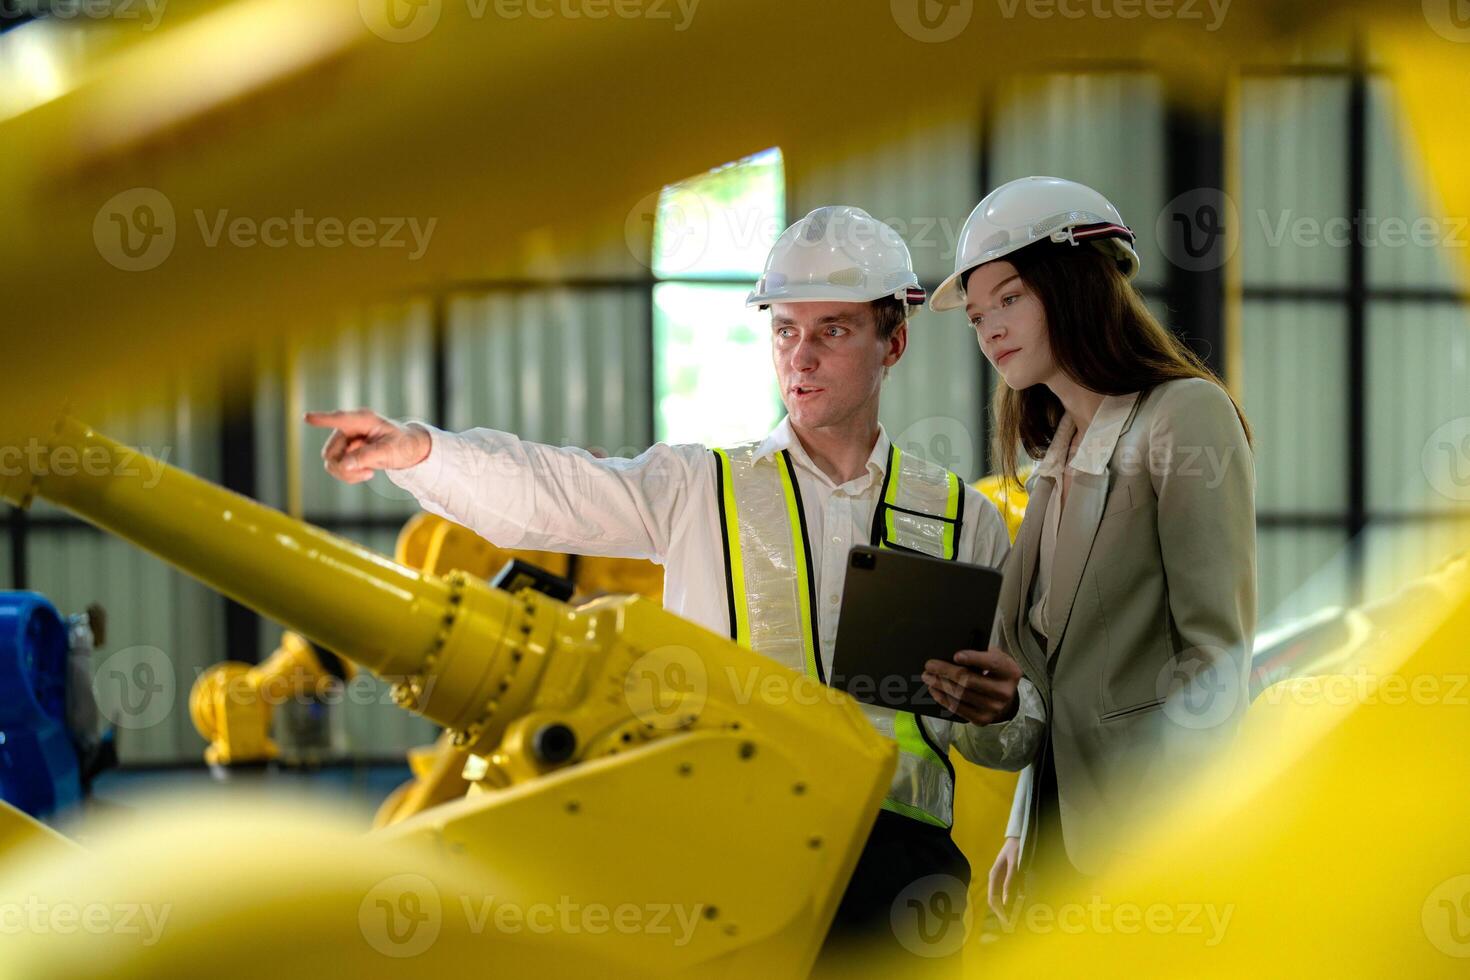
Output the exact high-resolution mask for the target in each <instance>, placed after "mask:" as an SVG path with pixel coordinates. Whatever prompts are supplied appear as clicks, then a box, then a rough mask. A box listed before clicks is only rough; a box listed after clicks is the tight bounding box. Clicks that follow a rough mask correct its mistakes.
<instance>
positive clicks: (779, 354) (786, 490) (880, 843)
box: [307, 207, 1041, 940]
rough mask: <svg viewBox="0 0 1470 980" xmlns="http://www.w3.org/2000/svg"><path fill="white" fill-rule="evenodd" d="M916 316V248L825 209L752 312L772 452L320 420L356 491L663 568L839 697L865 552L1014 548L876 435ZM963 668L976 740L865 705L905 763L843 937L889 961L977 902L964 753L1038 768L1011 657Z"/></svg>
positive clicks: (964, 705)
mask: <svg viewBox="0 0 1470 980" xmlns="http://www.w3.org/2000/svg"><path fill="white" fill-rule="evenodd" d="M923 301H924V290H923V289H922V288H921V287H920V286H919V281H918V278H917V277H916V276H915V274H914V271H913V266H912V262H911V260H910V257H909V251H908V248H907V246H906V245H905V244H904V243H903V240H902V239H901V238H899V236H898V235H897V234H896V233H895V232H894V231H893V230H892V229H891V228H889V227H888V226H887V225H885V224H883V223H882V222H880V221H877V220H875V219H874V218H872V217H871V216H869V215H868V214H867V213H866V212H864V211H863V210H861V209H860V208H855V207H823V208H818V209H816V210H814V211H812V212H811V213H810V214H808V215H807V216H806V217H805V218H802V219H801V220H800V221H798V222H796V223H795V224H794V225H792V226H791V227H790V228H788V229H786V231H785V232H784V233H782V235H781V236H780V238H779V239H778V240H777V241H776V243H775V245H774V246H773V247H772V248H771V251H770V255H769V257H768V259H767V262H766V266H765V270H764V272H763V274H762V275H761V277H760V280H759V281H758V282H757V284H756V287H755V290H754V291H753V292H752V293H751V294H750V296H749V297H748V299H747V306H750V307H758V308H761V309H769V310H770V314H771V355H772V362H773V365H774V367H775V370H776V376H777V378H778V380H779V383H780V389H781V398H782V400H783V402H784V403H785V405H786V410H787V416H786V418H785V419H784V420H783V421H782V422H781V424H780V425H778V426H777V427H776V429H775V430H774V431H772V432H770V433H769V434H767V435H765V436H764V437H763V438H760V439H757V440H755V441H752V442H748V443H745V444H743V445H739V446H732V447H727V448H715V449H711V448H707V447H704V446H698V445H672V446H671V445H665V444H658V445H655V446H653V447H652V448H650V449H649V450H648V451H647V452H645V453H643V454H642V455H640V456H638V457H637V458H635V459H595V458H593V457H592V456H591V455H590V454H588V453H586V452H583V451H581V450H577V449H568V448H558V447H554V446H546V445H539V444H536V443H531V442H526V441H523V440H521V439H519V438H517V437H516V436H514V435H512V434H510V433H506V432H497V431H493V430H489V429H473V430H470V431H468V432H462V433H457V434H456V433H449V432H444V431H441V430H439V429H436V428H432V427H428V426H421V425H419V424H417V423H415V424H411V425H401V424H399V423H397V422H394V421H391V420H388V419H384V418H381V417H380V416H378V415H376V414H375V413H372V412H370V411H366V410H364V411H358V412H324V413H309V414H308V416H307V420H308V421H309V422H311V423H312V424H315V425H320V426H324V427H331V428H334V429H335V430H336V431H335V432H334V433H333V434H332V436H331V437H330V438H329V440H328V441H327V444H326V447H325V448H324V450H323V457H324V459H325V461H326V467H327V470H328V472H330V473H332V474H333V475H334V476H336V477H337V478H339V479H341V480H343V481H345V482H348V483H358V482H362V481H364V480H367V479H369V478H370V477H371V476H372V474H373V472H374V471H375V470H379V469H382V470H386V471H387V472H388V476H389V478H390V479H391V480H392V481H393V482H394V483H396V484H397V485H398V486H400V487H403V488H405V489H407V490H409V491H410V492H411V493H413V495H414V496H415V497H416V498H417V499H418V501H419V503H420V504H421V505H422V506H423V507H424V508H425V509H426V510H429V511H431V512H433V513H436V514H439V515H441V516H444V517H447V518H449V519H451V520H454V521H457V522H459V523H461V524H464V525H465V526H467V527H469V528H471V529H473V530H475V531H476V532H478V533H479V534H480V535H482V536H483V537H485V538H486V539H487V540H489V541H491V542H492V543H494V544H496V545H498V546H501V547H506V548H531V549H544V550H553V551H570V552H575V553H581V554H589V555H609V556H619V557H627V558H644V559H650V560H653V561H656V562H659V563H660V564H662V565H664V566H665V586H664V604H665V606H666V607H667V608H668V609H670V610H671V611H673V612H676V613H678V614H680V615H682V616H685V617H687V618H689V619H691V620H693V621H695V622H697V623H700V624H701V625H703V626H705V627H707V628H709V629H711V630H714V631H716V632H720V633H725V634H727V635H729V636H731V637H732V638H734V639H735V640H736V641H738V642H740V643H742V644H744V645H747V646H749V647H750V648H751V649H754V650H757V651H759V652H761V653H762V654H765V655H766V656H769V657H771V658H772V659H774V660H776V661H778V662H780V663H782V664H784V665H786V666H787V667H790V668H791V669H793V670H796V671H798V672H802V673H805V674H807V675H808V676H811V677H815V678H816V679H818V680H820V681H823V682H825V681H826V679H827V678H828V677H829V676H830V672H831V669H832V656H833V647H834V642H835V638H836V633H837V616H838V608H839V603H840V598H841V595H842V588H843V582H844V578H845V575H846V569H847V561H848V552H849V549H851V548H852V547H853V546H854V545H859V544H863V545H869V544H871V545H878V546H884V545H895V546H899V547H908V548H910V549H912V550H920V551H926V552H928V553H931V554H934V555H935V556H936V557H940V558H944V559H950V560H959V561H965V562H972V563H976V564H982V565H988V566H997V565H999V564H1000V563H1001V562H1002V561H1003V560H1004V559H1005V555H1006V552H1007V550H1008V548H1009V536H1008V534H1007V532H1006V528H1005V525H1004V523H1003V522H1002V520H1001V518H1000V515H999V513H998V512H997V511H996V509H995V507H994V505H992V504H991V503H990V502H989V501H988V500H987V499H985V498H984V497H982V496H981V495H980V494H979V493H978V492H977V491H975V490H974V489H973V488H971V487H968V486H966V485H964V483H963V481H961V480H960V478H959V477H958V476H956V475H955V474H953V473H948V472H946V471H945V470H943V469H942V468H940V467H938V466H934V465H932V464H930V463H927V462H926V461H924V460H922V459H919V458H917V457H914V456H912V455H911V454H906V453H903V452H901V451H900V449H899V447H897V446H895V445H893V443H892V442H891V441H890V440H889V438H888V436H887V434H886V433H885V432H884V431H883V427H882V426H881V425H880V424H879V423H878V401H879V394H880V392H881V389H882V384H883V379H884V376H885V374H886V373H887V371H888V369H889V368H890V367H892V366H893V365H894V364H896V363H898V361H899V359H900V358H901V357H902V356H903V353H904V350H905V348H906V346H907V343H908V323H907V320H908V317H909V315H910V314H911V313H912V312H913V311H914V310H915V309H916V308H918V307H920V306H921V305H922V304H923ZM756 381H760V382H761V383H764V379H752V383H755V382H756ZM890 514H893V515H901V516H902V518H903V519H902V520H888V519H885V518H886V516H887V515H890ZM793 515H794V516H793ZM956 659H957V660H958V661H959V663H950V662H946V669H947V670H949V671H951V672H952V673H951V674H950V675H949V676H951V677H952V678H953V680H954V683H955V684H956V685H957V687H956V689H957V690H958V691H959V692H960V697H958V698H957V699H956V700H953V701H951V702H950V704H951V705H952V706H953V708H954V709H955V711H956V713H957V714H960V715H961V716H962V717H964V718H965V719H966V720H967V721H969V722H972V724H960V723H949V722H943V721H936V720H934V719H931V718H925V717H920V716H916V715H913V714H909V713H906V712H894V711H891V710H888V709H883V708H877V707H868V706H865V711H866V713H867V715H868V717H869V720H870V721H871V722H872V723H873V725H874V726H875V727H876V728H878V730H879V731H881V732H883V733H884V734H885V735H887V736H888V737H890V738H893V739H894V740H895V741H896V742H897V745H898V748H899V764H898V770H897V773H896V774H895V776H894V779H893V783H892V785H891V788H890V791H889V794H888V797H887V799H885V800H884V801H883V804H882V811H881V812H880V813H879V815H878V822H877V824H876V826H875V829H874V831H873V833H872V835H871V837H870V839H869V841H868V844H867V846H866V848H865V850H864V852H863V856H862V858H861V859H860V860H859V864H858V867H857V870H856V871H855V873H854V875H853V879H852V882H851V884H850V886H849V888H848V890H847V893H846V894H845V896H844V898H843V901H842V903H841V907H840V908H839V910H838V914H837V922H836V924H835V925H834V935H849V936H850V935H853V934H864V935H863V938H866V937H867V936H868V935H871V936H872V937H874V938H877V939H879V940H883V939H884V938H885V935H884V934H887V936H886V938H887V939H889V940H891V938H892V935H891V931H890V925H889V917H890V914H891V912H892V906H893V903H894V901H895V899H897V898H898V896H899V895H900V893H902V892H903V891H904V889H905V888H908V887H909V886H911V885H913V884H914V882H915V881H918V880H921V879H924V878H926V877H930V876H935V875H943V876H948V878H949V880H951V881H957V882H958V883H959V887H958V888H952V889H950V891H951V892H957V893H958V895H957V897H958V899H959V900H960V901H963V897H964V890H963V883H964V882H967V881H968V878H969V866H968V864H967V863H966V862H965V859H964V857H963V855H962V854H960V852H959V850H958V848H956V847H955V845H954V843H953V841H952V840H951V839H950V835H949V828H950V825H951V823H952V821H953V796H954V773H953V769H952V764H951V762H950V759H949V748H950V745H951V744H953V745H955V746H957V747H958V748H959V750H960V752H961V753H962V754H963V755H965V756H966V758H968V759H970V760H972V761H974V762H976V763H979V764H982V765H990V766H993V767H997V768H1010V769H1018V768H1020V767H1021V765H1023V764H1024V761H1023V760H1022V759H1021V758H1020V757H1019V756H1017V755H1016V753H1015V751H1014V746H1015V745H1018V744H1021V742H1023V741H1024V739H1022V738H1021V737H1020V736H1019V734H1017V733H1018V732H1019V731H1020V730H1021V729H1023V728H1025V727H1026V726H1033V727H1039V725H1040V721H1039V718H1040V716H1041V712H1040V710H1039V707H1038V706H1037V699H1036V694H1035V691H1034V689H1032V688H1031V686H1030V684H1029V683H1028V682H1025V681H1023V680H1021V677H1020V669H1019V668H1018V667H1017V666H1016V664H1015V662H1014V661H1013V660H1012V659H1011V658H1009V657H1007V656H1005V655H1004V654H1002V653H1001V652H1000V651H999V650H998V649H990V650H983V651H963V652H960V653H959V654H957V656H956ZM1033 735H1034V733H1033ZM954 897H956V896H955V895H953V894H952V895H951V899H953V898H954Z"/></svg>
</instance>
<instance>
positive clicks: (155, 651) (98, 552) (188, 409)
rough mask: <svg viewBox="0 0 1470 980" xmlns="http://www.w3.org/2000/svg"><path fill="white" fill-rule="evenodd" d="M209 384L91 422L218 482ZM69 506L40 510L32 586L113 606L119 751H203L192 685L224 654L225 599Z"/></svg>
mask: <svg viewBox="0 0 1470 980" xmlns="http://www.w3.org/2000/svg"><path fill="white" fill-rule="evenodd" d="M204 387H206V385H205V384H204V380H203V379H200V383H199V384H197V385H193V386H191V388H190V389H182V388H180V389H177V390H174V391H163V392H158V393H157V395H156V397H155V398H153V399H151V400H148V401H144V400H143V399H115V400H112V401H110V402H109V404H108V407H107V409H106V410H105V411H103V412H101V413H99V415H98V417H97V418H95V419H90V420H89V421H90V422H91V423H92V424H94V425H96V426H98V427H99V428H100V429H101V430H102V431H104V432H107V433H108V434H109V435H112V436H113V437H114V438H118V439H120V440H121V441H123V442H125V443H127V444H129V445H133V446H137V447H140V448H143V449H145V450H147V451H148V452H149V453H150V454H152V455H154V456H157V457H160V458H163V459H165V460H166V461H167V462H169V463H172V464H173V465H175V466H179V467H182V468H183V469H186V470H188V471H190V472H193V473H198V474H200V475H202V476H204V477H206V478H209V479H218V476H219V415H218V412H217V410H216V408H215V407H214V406H213V405H212V404H211V403H210V402H209V400H208V398H207V397H201V396H200V395H199V394H198V391H199V390H200V389H201V388H204ZM119 465H127V464H126V463H125V462H120V463H119ZM143 475H144V476H145V478H146V476H147V473H146V471H143ZM63 514H64V512H62V511H60V510H58V509H57V508H54V507H52V506H50V505H49V504H46V503H44V502H38V503H36V504H35V505H34V506H33V508H32V515H33V518H34V524H33V526H32V527H31V529H30V536H29V541H28V549H29V551H28V556H29V564H28V572H29V577H30V582H29V586H30V588H32V589H34V590H35V591H37V592H40V593H42V594H44V595H45V596H47V597H48V598H49V599H51V601H52V602H53V603H55V604H56V606H57V608H58V609H59V610H60V611H61V612H62V614H63V615H66V614H69V613H75V612H81V611H82V610H84V609H85V608H86V607H87V606H88V605H89V604H91V603H94V602H96V603H100V604H101V605H102V606H103V608H104V609H105V610H106V612H107V645H106V646H105V647H104V648H102V649H100V650H98V651H97V652H96V654H95V655H94V657H93V671H94V676H95V677H96V684H97V685H98V688H99V698H100V700H102V701H103V702H104V704H105V705H106V708H105V709H104V710H105V711H106V713H107V714H109V715H110V717H111V720H112V721H113V722H115V723H116V724H117V729H118V736H117V740H118V752H119V755H120V757H121V758H122V759H123V760H124V761H127V762H171V761H174V760H176V759H178V758H181V757H197V754H198V753H200V752H202V751H203V748H204V743H203V740H202V739H200V738H199V736H198V735H197V734H196V733H195V731H194V728H193V725H192V723H191V722H190V720H189V714H188V707H187V706H188V700H187V699H188V692H189V686H190V685H191V684H192V683H193V681H194V679H195V677H197V676H198V674H199V672H200V671H201V670H203V669H204V668H205V667H207V666H208V665H210V664H212V663H215V662H216V661H218V660H219V659H221V657H222V656H223V653H224V631H223V616H222V609H223V607H222V605H221V602H220V600H219V599H218V598H217V597H216V596H215V594H214V593H212V592H211V591H209V590H208V589H206V588H204V587H203V586H201V585H199V584H197V583H196V582H194V580H193V579H190V578H188V577H187V576H185V575H182V574H180V573H178V572H175V571H174V570H173V569H171V568H169V567H168V566H167V565H165V564H164V563H163V562H161V561H159V560H158V559H155V558H153V557H151V556H149V555H147V554H144V553H143V552H142V551H140V550H138V549H137V548H135V547H133V546H132V545H130V544H127V543H125V542H123V541H122V540H120V539H118V538H114V537H112V536H110V535H107V534H103V533H102V532H100V531H97V530H94V529H93V528H91V527H90V526H85V525H81V526H77V525H73V524H71V522H70V521H69V520H67V519H66V518H64V517H63ZM140 682H141V683H140Z"/></svg>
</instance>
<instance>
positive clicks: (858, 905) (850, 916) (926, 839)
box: [818, 810, 970, 976]
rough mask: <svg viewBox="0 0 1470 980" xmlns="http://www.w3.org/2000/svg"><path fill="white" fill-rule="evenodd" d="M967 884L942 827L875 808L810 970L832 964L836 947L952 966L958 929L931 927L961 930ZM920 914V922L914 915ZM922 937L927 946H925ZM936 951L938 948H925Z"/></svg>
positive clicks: (961, 858) (965, 869)
mask: <svg viewBox="0 0 1470 980" xmlns="http://www.w3.org/2000/svg"><path fill="white" fill-rule="evenodd" d="M969 884H970V863H969V862H968V861H966V860H965V855H964V854H963V853H961V852H960V849H959V847H958V846H956V845H955V842H954V840H953V839H952V838H951V837H950V835H949V830H948V829H947V828H944V827H935V826H933V825H931V824H926V823H921V822H920V821H918V820H913V819H911V818H909V817H905V816H900V815H899V814H897V813H891V812H889V811H888V810H880V811H878V821H877V823H875V824H874V825H873V831H872V833H871V834H869V835H868V840H867V843H866V844H864V845H863V853H862V856H861V857H859V858H858V863H857V868H856V869H855V870H854V871H853V874H852V880H851V881H849V882H848V885H847V891H846V892H844V893H843V896H842V901H841V903H840V904H839V905H838V907H837V915H836V916H835V918H834V919H833V921H832V929H831V931H830V932H828V934H827V942H826V944H825V945H824V946H823V947H822V956H821V961H820V962H819V964H818V974H819V975H821V974H822V973H823V967H826V968H829V969H832V968H836V967H838V965H839V964H840V963H841V961H842V960H843V958H844V954H847V955H850V956H854V957H859V956H860V957H864V958H865V959H867V962H868V964H869V965H870V966H871V965H873V960H872V959H871V957H873V956H884V957H889V956H891V957H892V958H893V962H894V963H895V964H896V965H901V964H905V963H908V964H912V966H913V967H916V968H918V967H924V968H928V969H937V970H941V971H942V970H948V971H950V972H953V971H954V970H955V969H957V967H958V963H959V958H960V948H961V947H962V946H963V942H962V941H961V940H962V933H960V932H955V933H947V932H940V931H939V930H943V929H956V930H963V928H964V927H963V924H962V918H961V917H962V916H963V913H964V910H965V906H964V903H965V893H966V890H967V889H968V888H969ZM939 893H942V894H939ZM920 906H923V908H921V907H920ZM926 914H928V915H929V916H930V919H929V921H927V922H925V921H923V920H922V919H918V920H916V919H915V918H914V916H916V915H918V916H924V915H926ZM926 942H933V943H934V944H935V945H934V946H933V947H932V948H925V945H924V944H925V943H926ZM940 951H943V952H944V953H945V954H946V955H943V956H934V955H933V954H934V953H936V952H940ZM902 975H904V976H909V975H918V974H910V973H904V974H902Z"/></svg>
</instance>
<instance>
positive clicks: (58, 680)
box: [0, 592, 82, 817]
mask: <svg viewBox="0 0 1470 980" xmlns="http://www.w3.org/2000/svg"><path fill="white" fill-rule="evenodd" d="M68 651H69V640H68V634H67V628H66V623H65V622H63V621H62V618H61V616H60V614H59V613H57V611H56V607H55V606H53V605H52V604H51V603H50V602H49V601H48V600H47V599H46V597H45V596H43V595H40V594H39V593H36V592H0V798H3V799H4V800H5V802H7V803H9V804H11V805H12V806H14V807H16V808H18V809H20V810H24V811H25V812H26V813H29V814H31V815H32V816H36V817H45V816H49V815H51V814H53V813H55V812H57V811H58V810H62V809H65V808H66V807H69V806H71V805H73V804H75V803H77V802H78V801H80V799H81V795H82V789H81V777H80V772H79V766H78V762H77V753H76V748H75V747H74V746H73V745H72V741H71V737H70V735H68V733H67V730H66V674H67V654H68Z"/></svg>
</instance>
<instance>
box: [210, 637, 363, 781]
mask: <svg viewBox="0 0 1470 980" xmlns="http://www.w3.org/2000/svg"><path fill="white" fill-rule="evenodd" d="M329 664H330V666H329ZM338 664H340V665H341V666H340V667H338ZM333 668H336V669H335V670H334V669H333ZM355 673H356V669H355V668H354V667H353V666H352V664H350V663H345V662H342V661H340V660H339V659H338V658H336V657H335V656H333V655H332V654H330V653H328V652H327V651H323V650H318V649H317V648H315V647H313V646H312V645H311V643H310V641H308V640H307V639H306V638H305V637H304V636H302V635H301V634H299V633H293V632H291V631H290V630H287V631H286V632H284V633H282V634H281V643H280V646H278V647H276V650H275V652H274V653H273V654H271V655H270V656H269V657H267V658H266V660H265V662H264V663H261V664H257V665H251V664H246V663H240V662H239V661H235V660H226V661H224V662H223V663H218V664H215V665H214V666H213V667H210V668H209V669H208V670H206V671H205V672H204V673H202V674H200V675H199V679H198V680H196V681H195V682H194V686H193V687H192V688H191V689H190V691H189V717H190V718H191V719H192V720H193V722H194V727H195V728H196V729H197V730H198V731H199V734H200V735H202V736H204V738H205V739H207V740H208V741H209V745H208V746H206V747H205V749H204V760H205V761H206V762H208V763H209V764H210V765H212V766H228V765H238V764H240V763H245V762H268V761H270V760H272V759H275V758H277V757H278V756H279V755H280V749H279V747H278V746H277V745H276V743H275V741H274V740H272V739H271V737H270V730H271V718H272V716H273V714H274V708H275V706H277V705H281V704H285V703H287V702H293V701H299V700H301V699H303V698H314V697H321V696H323V695H325V694H326V693H328V691H329V690H330V689H331V688H332V686H333V685H335V684H338V683H340V682H341V681H343V680H350V679H351V678H352V676H353V674H355Z"/></svg>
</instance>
